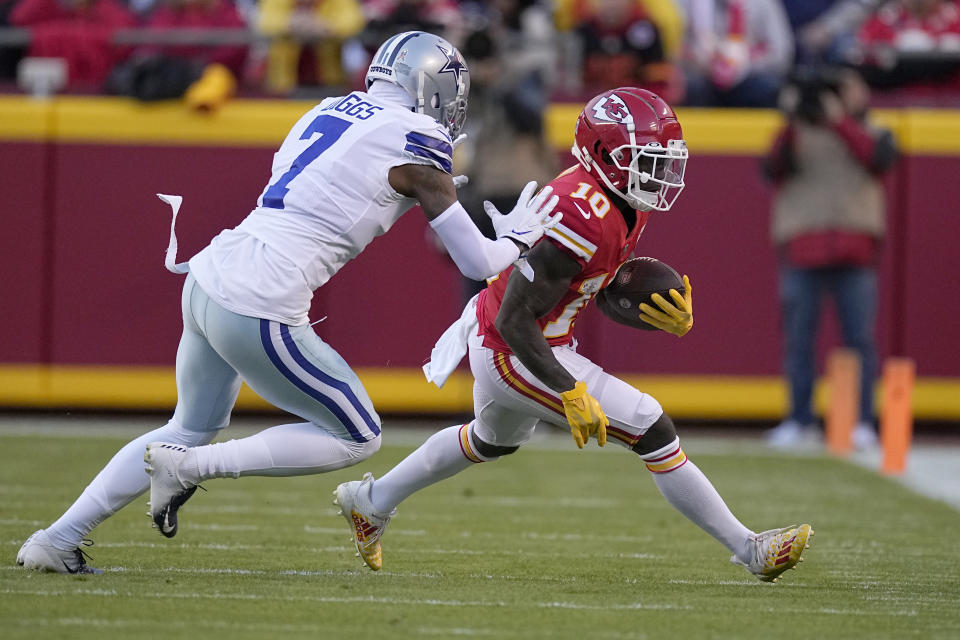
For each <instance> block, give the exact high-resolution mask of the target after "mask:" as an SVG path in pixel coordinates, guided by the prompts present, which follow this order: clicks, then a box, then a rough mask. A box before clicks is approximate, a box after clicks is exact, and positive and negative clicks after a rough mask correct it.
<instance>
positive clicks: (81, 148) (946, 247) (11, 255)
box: [0, 96, 960, 420]
mask: <svg viewBox="0 0 960 640" xmlns="http://www.w3.org/2000/svg"><path fill="white" fill-rule="evenodd" d="M310 106H312V104H311V103H306V102H293V101H270V100H237V101H234V102H231V103H228V104H227V105H225V106H224V108H223V109H221V110H219V111H218V112H217V113H214V114H197V113H193V112H191V111H189V110H188V109H186V108H184V107H183V106H182V105H181V104H180V103H178V102H175V101H174V102H164V103H158V104H142V103H137V102H135V101H133V100H129V99H124V98H106V97H96V98H88V97H70V96H64V97H58V98H55V99H52V100H49V101H38V100H32V99H30V98H27V97H23V96H6V97H2V98H0V163H2V166H3V167H4V177H3V179H2V182H0V184H2V185H3V186H2V187H0V197H2V198H3V200H2V202H3V204H2V208H3V211H4V216H3V220H4V226H5V233H4V234H0V268H2V269H3V271H4V272H5V273H7V274H8V277H7V278H4V279H2V282H0V299H3V300H5V301H6V304H5V307H6V309H7V311H8V312H7V313H6V314H5V329H6V330H5V331H4V332H3V334H2V337H0V363H2V364H0V406H9V407H71V406H76V407H96V408H104V407H106V408H148V409H163V408H169V407H171V406H172V405H173V403H174V401H175V390H174V381H173V373H172V372H173V369H172V365H173V358H174V354H175V351H176V345H177V341H178V339H179V333H180V319H179V309H178V308H177V304H176V301H177V300H179V298H178V296H179V287H180V284H181V280H180V279H179V278H177V277H174V276H172V275H170V274H168V273H167V272H165V271H164V269H163V268H162V259H163V257H162V256H163V249H164V247H165V245H166V238H167V235H168V230H169V229H168V225H169V219H168V215H169V214H168V210H167V208H166V207H165V205H163V204H162V203H161V202H160V201H159V200H157V199H156V197H155V195H154V194H156V193H158V192H162V193H179V194H182V195H184V197H185V202H184V208H183V213H182V214H181V220H180V222H179V223H178V231H179V235H180V237H181V256H182V257H183V258H186V257H187V256H189V255H191V253H192V252H195V251H197V250H199V249H200V248H202V247H203V246H204V245H205V244H206V243H207V242H208V241H209V239H210V237H212V236H213V235H214V234H216V233H217V232H218V231H219V230H220V229H222V228H224V227H229V226H234V225H235V224H237V223H238V222H239V221H240V220H241V219H242V217H243V216H244V215H246V213H247V212H248V211H249V210H250V208H251V207H252V206H253V203H254V202H255V200H256V197H257V196H258V195H259V192H260V191H261V189H262V188H263V181H264V179H265V177H266V176H267V175H268V173H269V166H270V158H271V156H272V153H273V151H274V150H275V148H276V146H277V145H278V144H279V142H280V140H282V138H283V136H284V135H285V134H286V132H287V130H288V129H289V127H290V126H291V124H292V123H293V122H294V121H295V120H296V119H297V118H298V117H299V116H300V115H301V114H302V113H303V112H304V111H305V110H306V109H308V108H309V107H310ZM578 111H579V106H578V105H555V106H553V107H551V108H550V110H549V111H548V113H547V133H548V136H549V139H550V141H551V143H552V144H553V145H554V147H556V149H557V151H558V154H560V155H561V156H562V157H564V158H565V159H567V160H569V154H568V153H567V152H566V149H568V148H569V145H570V143H571V139H572V132H573V126H572V125H573V121H574V119H575V117H576V115H577V113H578ZM679 117H680V119H681V122H682V123H683V124H684V129H685V131H686V137H687V139H688V142H689V145H690V149H691V162H690V165H689V167H688V173H687V181H688V187H687V190H686V191H685V193H684V194H683V196H682V197H681V198H680V200H679V202H678V204H677V206H676V207H675V209H674V210H672V211H670V212H669V213H667V214H662V215H660V214H658V215H656V216H654V217H653V219H652V220H651V223H650V224H649V225H648V228H647V229H646V230H645V232H644V236H643V239H642V240H641V244H640V247H639V249H638V250H639V252H640V253H643V254H647V255H653V256H656V257H658V258H661V259H663V260H665V261H666V262H668V263H670V264H672V265H673V266H674V267H676V268H677V269H678V270H679V271H681V272H682V273H688V274H690V276H691V278H692V280H693V281H694V282H696V285H697V330H696V331H693V332H692V333H691V334H689V335H688V336H687V337H685V338H684V339H683V340H679V341H678V340H677V339H676V338H674V337H673V336H668V335H665V334H663V335H661V334H650V333H647V332H643V335H640V334H639V333H638V332H635V331H631V330H630V329H628V328H625V327H621V326H617V325H613V324H611V323H609V322H608V321H607V320H606V319H604V318H602V317H601V316H600V314H599V313H596V312H594V311H593V310H591V309H587V310H586V312H585V313H584V316H583V318H582V319H581V320H580V325H581V326H580V327H579V329H578V336H579V340H580V347H579V348H580V350H581V351H582V352H583V353H585V354H587V355H589V356H590V357H592V358H594V359H595V360H596V361H597V362H599V363H600V364H602V365H603V366H604V368H605V369H607V370H609V371H613V372H617V373H618V374H622V375H623V376H624V377H625V379H627V380H628V381H630V382H631V383H634V384H636V385H637V386H639V387H640V388H642V389H644V390H646V391H649V392H650V393H652V394H653V395H655V396H656V397H657V398H658V399H659V400H660V401H661V402H662V403H663V404H664V406H665V407H666V408H667V409H668V410H669V411H670V412H671V414H673V415H675V416H678V417H711V418H729V419H735V418H757V419H773V418H777V417H779V416H780V415H781V414H782V412H783V410H784V407H785V406H786V391H785V388H784V386H783V383H782V381H781V379H780V376H779V373H780V364H779V363H780V341H779V340H780V338H779V335H780V331H779V308H778V305H777V303H776V296H777V292H776V256H775V255H774V251H773V249H772V248H771V246H770V243H769V241H768V233H767V221H768V208H769V202H770V189H769V187H768V186H766V185H765V184H764V183H763V181H762V179H761V177H760V174H759V169H758V162H757V160H758V155H759V154H761V153H763V152H764V151H765V150H766V149H767V146H768V145H769V144H770V142H771V140H772V137H773V135H774V132H775V130H776V128H777V127H778V126H779V124H780V117H779V115H778V114H777V113H775V112H769V111H739V110H680V111H679ZM876 117H877V119H878V120H879V121H880V122H882V123H884V124H885V125H887V126H889V127H891V128H892V129H893V130H894V132H895V134H896V136H897V139H898V142H899V144H900V147H901V150H902V152H903V154H904V155H903V158H902V159H901V161H900V163H899V165H898V167H897V169H896V171H894V172H893V174H892V175H891V176H890V178H889V179H888V180H887V187H888V189H887V191H888V199H889V210H890V215H889V224H890V234H889V241H888V243H887V246H886V250H885V254H884V259H883V263H882V265H881V275H882V285H881V286H882V295H881V304H880V314H879V334H878V335H879V341H880V347H881V355H882V356H889V355H893V356H909V357H910V358H912V359H914V360H915V361H916V366H917V371H918V375H919V376H920V377H918V378H917V381H916V385H915V386H914V389H913V399H914V410H915V415H916V416H917V417H918V418H923V419H931V420H957V419H960V364H958V362H957V360H956V357H955V354H956V353H957V352H958V349H957V346H958V345H957V338H956V337H955V336H954V333H953V332H952V331H951V330H950V327H949V326H948V324H947V322H948V320H947V319H948V318H951V317H955V316H956V315H957V314H958V313H960V298H958V297H957V296H947V295H944V294H943V289H942V285H941V284H940V283H941V282H943V281H944V277H945V274H952V273H956V272H958V271H960V254H958V252H957V251H956V250H955V247H954V246H953V244H954V243H953V241H952V237H953V234H952V233H951V232H950V231H949V230H950V229H952V228H953V225H954V218H955V215H954V209H955V204H953V203H956V202H957V201H960V181H958V180H956V179H955V176H956V175H957V173H958V170H960V135H958V134H960V113H958V112H955V111H937V110H929V111H926V110H911V109H905V110H891V111H880V112H878V113H877V114H876ZM9 274H14V275H13V276H9ZM461 291H462V288H461V282H460V278H459V275H458V273H457V272H456V269H455V267H453V266H452V265H451V264H450V263H449V262H448V260H447V259H446V258H445V257H444V256H443V255H440V254H439V253H437V252H436V251H434V250H433V249H432V248H431V246H430V242H429V241H428V240H427V238H426V237H425V225H424V223H423V221H422V218H421V217H419V216H417V215H416V214H410V215H407V216H404V217H403V218H402V219H401V220H400V221H399V222H398V223H397V225H395V227H394V229H392V230H391V231H390V233H388V234H387V235H385V236H384V237H382V238H380V239H378V240H377V241H376V242H375V243H374V244H373V246H372V247H371V248H370V249H369V250H368V251H366V252H365V253H364V254H362V255H361V256H360V257H358V258H357V259H356V260H354V261H353V262H351V264H349V265H348V266H347V267H346V268H345V269H344V270H343V271H342V272H341V273H340V274H338V276H337V278H335V279H334V280H333V281H332V282H331V283H329V285H328V286H325V287H323V288H322V289H321V290H320V291H319V292H318V294H317V296H316V299H315V304H314V308H313V312H312V314H311V317H314V318H321V317H324V316H327V320H325V321H324V322H323V323H321V324H320V325H318V326H317V330H318V333H319V334H320V335H321V337H323V338H324V339H325V340H327V341H328V342H329V343H330V344H331V345H333V346H334V347H335V348H336V349H337V350H338V351H340V353H341V354H342V355H343V356H344V357H345V358H346V359H347V361H348V362H350V363H351V364H352V365H354V366H355V367H356V368H357V370H358V372H359V373H360V375H361V378H362V379H363V380H364V382H365V384H366V385H367V387H368V389H369V391H370V394H371V396H372V397H373V399H374V401H375V403H376V404H377V406H378V408H379V409H380V410H381V411H384V412H411V413H423V412H452V411H464V410H469V408H470V405H471V393H470V379H469V375H468V373H467V372H460V373H459V375H458V376H456V377H455V378H454V379H453V380H452V381H451V382H450V383H448V385H447V387H445V388H444V389H443V390H436V389H434V388H433V387H431V386H429V385H427V384H426V383H425V381H424V380H423V377H422V374H421V372H420V365H421V364H422V363H423V361H424V359H425V357H426V355H427V354H428V353H429V351H430V348H431V347H432V345H433V342H434V340H435V339H436V338H437V337H438V336H439V335H440V333H442V331H443V330H444V329H445V328H446V326H447V324H448V323H449V322H450V321H452V320H453V319H455V318H456V317H457V316H458V314H459V310H460V307H461V305H462V302H463V299H462V296H461ZM837 336H838V331H837V328H836V326H835V325H834V324H831V323H828V326H827V327H826V328H825V335H824V336H823V340H822V341H821V342H822V346H821V357H823V356H824V354H825V353H826V349H827V347H828V346H829V345H832V344H835V343H836V342H837V341H838V338H837ZM817 405H818V407H819V408H820V409H821V410H822V409H823V408H824V407H825V406H826V405H825V389H824V387H823V385H821V386H820V387H819V388H818V392H817ZM239 406H240V407H241V408H250V409H259V408H265V407H266V405H264V404H263V403H262V401H260V400H259V399H257V398H255V396H253V394H251V393H249V392H247V391H245V392H244V393H243V395H242V396H241V400H240V403H239Z"/></svg>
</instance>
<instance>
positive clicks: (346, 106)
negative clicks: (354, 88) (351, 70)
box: [322, 93, 383, 120]
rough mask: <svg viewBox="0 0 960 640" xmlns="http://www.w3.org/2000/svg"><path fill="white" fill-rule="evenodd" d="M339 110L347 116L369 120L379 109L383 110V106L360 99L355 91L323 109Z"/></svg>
mask: <svg viewBox="0 0 960 640" xmlns="http://www.w3.org/2000/svg"><path fill="white" fill-rule="evenodd" d="M330 110H333V111H337V112H339V113H342V114H343V115H345V116H350V117H352V118H357V119H358V120H367V119H369V118H370V117H371V116H373V114H375V113H376V112H377V111H383V107H378V106H376V105H372V104H370V103H369V102H366V101H365V100H362V99H360V96H358V95H357V94H355V93H351V94H350V95H348V96H344V98H343V99H342V100H339V101H337V102H334V103H333V104H331V105H330V106H329V107H324V108H323V109H322V111H330Z"/></svg>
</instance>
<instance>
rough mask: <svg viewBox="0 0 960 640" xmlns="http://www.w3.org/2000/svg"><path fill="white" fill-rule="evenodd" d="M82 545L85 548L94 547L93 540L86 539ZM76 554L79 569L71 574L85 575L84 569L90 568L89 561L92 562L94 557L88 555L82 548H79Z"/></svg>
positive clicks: (82, 541) (81, 542)
mask: <svg viewBox="0 0 960 640" xmlns="http://www.w3.org/2000/svg"><path fill="white" fill-rule="evenodd" d="M80 544H81V545H83V546H84V547H92V546H93V540H90V539H88V538H84V539H83V540H81V541H80ZM74 553H76V556H77V568H76V570H75V571H71V573H84V569H86V568H87V567H88V565H87V560H90V561H91V562H92V561H93V556H92V555H90V554H89V553H87V552H86V551H84V550H83V549H81V548H80V547H77V549H76V551H75V552H74Z"/></svg>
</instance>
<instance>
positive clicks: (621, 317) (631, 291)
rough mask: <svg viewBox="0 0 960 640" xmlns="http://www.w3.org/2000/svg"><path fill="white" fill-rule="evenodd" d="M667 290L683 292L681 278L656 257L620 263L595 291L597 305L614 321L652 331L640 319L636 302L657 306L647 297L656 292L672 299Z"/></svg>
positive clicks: (652, 328)
mask: <svg viewBox="0 0 960 640" xmlns="http://www.w3.org/2000/svg"><path fill="white" fill-rule="evenodd" d="M670 289H676V290H677V291H678V292H679V293H680V295H683V293H684V288H683V278H681V277H680V274H679V273H677V272H676V271H675V270H674V269H673V267H671V266H670V265H668V264H667V263H666V262H660V261H659V260H657V259H656V258H647V257H643V258H632V259H630V260H627V261H626V262H624V263H623V266H621V267H620V269H619V270H618V271H617V275H616V276H615V277H614V278H613V281H612V282H611V283H610V284H609V285H607V286H606V287H604V288H603V289H601V290H600V291H599V293H597V306H598V307H599V308H600V311H602V312H603V315H605V316H607V317H608V318H610V319H611V320H613V321H614V322H618V323H620V324H625V325H627V326H628V327H634V328H635V329H644V330H646V331H656V330H657V328H656V327H654V326H653V325H650V324H647V323H646V322H644V321H643V320H641V319H640V303H641V302H646V303H647V304H649V305H651V306H652V307H653V308H654V309H660V307H658V306H657V305H656V303H655V302H653V300H651V299H650V296H651V295H653V294H654V293H659V294H660V295H662V296H663V297H664V298H666V299H667V300H669V301H670V302H673V299H672V298H671V297H670Z"/></svg>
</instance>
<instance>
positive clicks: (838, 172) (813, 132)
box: [763, 69, 897, 449]
mask: <svg viewBox="0 0 960 640" xmlns="http://www.w3.org/2000/svg"><path fill="white" fill-rule="evenodd" d="M869 100H870V93H869V89H868V88H867V85H866V84H865V83H864V82H863V80H862V79H861V78H860V76H859V75H858V74H857V73H856V72H855V71H853V70H850V69H844V70H832V69H816V70H809V71H806V72H802V73H798V74H797V75H796V77H795V78H794V79H793V80H792V82H791V84H790V85H788V86H787V87H785V88H784V91H783V96H782V99H781V108H782V110H783V112H784V115H785V116H786V118H787V122H786V125H785V126H784V127H783V129H782V130H781V131H780V133H779V134H778V136H777V138H776V141H775V142H774V145H773V148H772V149H771V150H770V152H769V153H768V154H767V156H766V157H765V158H764V160H763V172H764V175H765V177H766V178H768V179H769V180H770V181H772V182H773V183H774V184H775V185H776V193H775V195H774V200H773V210H772V216H771V237H772V239H773V242H774V244H775V246H776V249H777V252H778V254H779V261H780V305H781V312H782V316H783V333H784V374H785V375H786V378H787V381H788V383H789V387H790V413H789V415H788V416H787V417H786V419H785V420H784V421H783V422H781V423H780V424H779V425H778V426H777V427H776V428H774V429H773V430H771V431H770V432H768V434H767V435H768V443H769V444H770V445H771V446H774V447H784V448H786V447H790V446H793V445H794V444H797V443H798V442H801V441H803V440H807V439H810V438H811V437H817V436H819V432H818V431H817V428H816V421H815V418H814V415H813V410H812V406H811V397H812V393H813V384H814V378H815V373H816V372H815V369H816V362H815V359H816V336H817V330H818V325H819V319H820V307H821V302H822V300H823V298H824V297H825V296H827V295H829V296H831V297H832V298H833V300H834V303H835V306H836V310H837V315H838V318H839V321H840V329H841V333H842V335H843V341H844V344H845V345H846V346H847V347H850V348H852V349H855V350H856V351H857V352H858V353H859V355H860V360H861V371H862V376H861V381H862V384H861V392H860V419H859V421H858V423H857V425H856V428H855V429H854V433H853V441H854V445H855V446H856V447H857V448H861V449H862V448H867V447H870V446H873V445H874V444H875V443H876V440H877V438H876V432H875V427H874V412H873V405H874V403H873V400H874V396H873V387H874V381H875V379H876V372H877V350H876V341H875V337H874V325H875V321H876V311H877V262H878V258H879V254H880V248H881V241H882V239H883V237H884V232H885V204H884V191H883V184H882V182H881V177H882V175H883V174H884V173H886V172H887V171H888V170H889V169H890V168H891V166H892V165H893V163H894V161H895V159H896V154H897V152H896V148H895V145H894V140H893V136H892V134H891V133H890V132H889V131H887V130H885V129H881V128H878V127H875V126H873V125H871V124H869V123H868V122H867V114H868V105H869Z"/></svg>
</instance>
